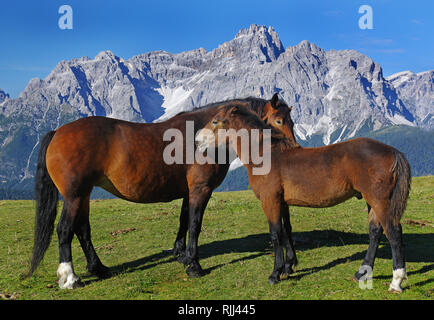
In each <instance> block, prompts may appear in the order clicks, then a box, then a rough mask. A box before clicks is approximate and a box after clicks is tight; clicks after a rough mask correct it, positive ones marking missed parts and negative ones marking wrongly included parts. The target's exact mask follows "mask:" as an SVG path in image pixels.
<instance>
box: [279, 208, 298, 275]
mask: <svg viewBox="0 0 434 320" xmlns="http://www.w3.org/2000/svg"><path fill="white" fill-rule="evenodd" d="M281 216H282V222H283V231H284V242H285V247H286V259H285V260H286V262H285V271H284V272H285V273H287V274H291V273H293V272H294V270H293V268H292V267H293V266H296V265H297V263H298V261H297V256H296V253H295V248H294V241H293V240H292V227H291V222H290V218H289V208H288V205H287V204H286V203H283V204H282V207H281Z"/></svg>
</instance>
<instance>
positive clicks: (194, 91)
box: [0, 24, 434, 184]
mask: <svg viewBox="0 0 434 320" xmlns="http://www.w3.org/2000/svg"><path fill="white" fill-rule="evenodd" d="M407 75H408V76H411V81H404V82H402V85H397V82H396V81H395V80H394V79H395V78H396V79H401V80H402V79H403V78H402V76H401V77H398V76H396V75H395V78H393V79H392V78H390V77H388V78H387V79H384V77H383V74H382V69H381V66H380V65H379V64H378V63H376V62H374V61H373V60H372V59H371V58H369V57H367V56H366V55H363V54H361V53H359V52H357V51H354V50H327V51H326V50H324V49H322V48H320V47H318V46H317V45H315V44H314V43H311V42H309V41H307V40H304V41H301V42H300V43H298V44H295V45H293V46H289V47H287V48H286V50H285V49H284V47H283V44H282V42H281V40H280V38H279V36H278V34H277V32H276V31H274V29H273V28H272V27H267V26H261V25H256V24H254V25H251V26H250V27H248V28H245V29H242V30H240V31H239V32H238V33H237V34H236V36H235V38H233V39H232V40H229V41H227V42H224V43H223V44H221V45H219V46H218V47H217V48H215V49H213V50H210V51H206V50H205V49H203V48H199V49H194V50H190V51H185V52H181V53H175V54H174V53H169V52H166V51H153V52H148V53H143V54H140V55H137V56H134V57H132V58H130V59H128V60H124V59H122V58H121V57H118V56H116V55H115V54H114V53H113V52H112V51H110V50H105V51H102V52H99V53H98V54H97V55H96V56H95V57H93V58H89V57H81V58H77V59H71V60H63V61H60V62H59V63H58V64H57V65H56V67H55V68H54V69H53V70H52V72H51V73H50V74H49V75H48V76H47V77H46V78H45V79H43V80H41V79H38V78H36V79H32V80H31V81H30V82H29V84H28V85H27V87H26V89H25V90H24V91H23V92H22V93H21V94H20V97H19V98H18V99H6V100H4V101H3V102H1V101H0V103H1V108H0V114H1V116H2V117H3V120H4V121H3V122H2V123H3V127H1V128H0V156H1V155H2V154H3V155H4V156H3V158H1V159H0V160H2V161H0V177H5V179H6V180H8V181H9V180H11V179H10V177H13V178H12V180H13V181H12V180H11V181H12V182H11V183H12V184H13V183H18V184H19V183H22V182H23V181H24V182H25V181H28V180H26V179H27V178H29V177H31V175H32V172H34V170H33V169H34V168H33V167H34V165H35V161H36V156H37V146H38V143H39V141H40V138H41V137H42V136H43V134H44V133H45V132H47V131H48V130H53V129H55V128H58V127H59V126H61V125H62V124H64V123H65V122H67V121H72V120H74V119H77V118H79V117H85V116H91V115H103V116H107V117H114V118H119V119H124V120H129V121H136V122H152V121H163V120H165V119H167V118H170V117H172V116H174V115H175V114H177V113H179V112H182V111H189V110H191V109H192V108H194V107H201V106H204V105H206V104H208V103H213V102H217V101H223V100H227V99H232V98H243V97H247V96H256V97H261V98H265V99H270V98H271V97H272V95H273V94H274V93H276V92H277V93H279V96H280V98H282V99H284V100H285V101H286V102H287V103H288V104H289V105H292V106H293V107H294V108H293V111H292V117H293V120H294V122H295V124H296V126H295V132H296V134H297V138H298V139H301V140H305V141H316V142H318V144H319V143H325V144H329V143H334V142H337V141H342V140H345V139H348V138H351V137H354V136H355V135H359V134H361V133H364V132H369V131H372V130H377V129H380V128H382V127H385V126H388V125H391V124H407V125H415V124H416V125H419V126H422V127H427V128H431V127H434V112H433V110H434V105H433V103H434V97H433V92H434V89H433V87H434V85H433V78H434V72H433V71H430V72H424V73H419V74H413V75H412V74H410V73H408V74H407ZM10 146H13V148H12V147H10ZM8 148H11V149H13V150H19V152H17V153H16V154H11V153H10V152H9V153H8V152H7V150H9V149H8ZM5 150H6V151H5ZM17 177H19V178H17ZM14 179H15V180H14ZM17 179H18V180H17ZM8 183H9V182H8Z"/></svg>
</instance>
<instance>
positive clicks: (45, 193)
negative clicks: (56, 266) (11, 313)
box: [27, 131, 59, 277]
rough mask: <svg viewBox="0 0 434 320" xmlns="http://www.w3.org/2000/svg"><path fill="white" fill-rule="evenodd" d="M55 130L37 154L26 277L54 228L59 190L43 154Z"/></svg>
mask: <svg viewBox="0 0 434 320" xmlns="http://www.w3.org/2000/svg"><path fill="white" fill-rule="evenodd" d="M55 133H56V131H50V132H48V133H47V134H46V135H45V136H44V138H43V139H42V142H41V147H40V149H39V154H38V163H37V167H36V176H35V196H36V222H35V240H34V245H33V256H32V261H31V266H30V270H29V273H28V274H27V277H29V276H31V275H32V274H33V272H34V271H35V270H36V268H37V267H38V265H39V263H40V262H41V261H42V258H43V257H44V254H45V251H46V250H47V248H48V246H49V245H50V240H51V235H52V234H53V230H54V220H55V219H56V214H57V202H58V200H59V192H58V190H57V188H56V186H55V185H54V183H53V180H51V178H50V176H49V175H48V171H47V166H46V163H45V155H46V153H47V148H48V145H49V144H50V142H51V139H53V136H54V134H55Z"/></svg>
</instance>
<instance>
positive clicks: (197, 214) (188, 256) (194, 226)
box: [178, 186, 212, 278]
mask: <svg viewBox="0 0 434 320" xmlns="http://www.w3.org/2000/svg"><path fill="white" fill-rule="evenodd" d="M211 193H212V189H211V188H209V187H207V186H198V187H195V188H194V189H193V190H192V191H191V192H190V195H189V210H188V232H189V237H188V244H187V249H186V250H185V256H183V257H180V259H178V261H180V262H182V263H184V264H185V265H188V266H189V267H188V268H187V270H186V272H187V274H188V275H189V276H190V277H193V278H197V277H201V276H203V275H205V272H204V271H203V270H202V267H201V266H200V264H199V251H198V239H199V234H200V231H201V228H202V218H203V214H204V212H205V208H206V205H207V204H208V200H209V198H210V197H211Z"/></svg>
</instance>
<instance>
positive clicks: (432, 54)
mask: <svg viewBox="0 0 434 320" xmlns="http://www.w3.org/2000/svg"><path fill="white" fill-rule="evenodd" d="M63 4H67V5H70V6H71V7H72V9H73V29H72V30H61V29H60V28H59V27H58V20H59V18H60V17H61V14H59V13H58V10H59V7H60V6H61V5H63ZM361 5H370V6H371V7H372V10H373V29H372V30H362V29H360V28H359V25H358V21H359V18H360V17H361V16H362V14H360V13H359V12H358V10H359V7H360V6H361ZM433 13H434V1H432V0H425V1H422V0H419V1H418V0H413V1H408V0H406V1H403V0H375V1H367V0H360V1H353V0H301V1H289V0H287V1H283V0H267V1H264V0H260V1H256V0H249V1H241V0H238V1H237V0H229V1H227V0H220V1H207V0H202V1H199V0H197V1H196V0H195V1H180V0H178V1H145V0H143V1H137V0H125V1H114V0H104V1H100V0H98V1H96V0H95V1H92V0H88V1H80V0H62V1H58V0H44V1H30V0H29V1H23V0H14V1H12V0H7V1H3V2H2V5H1V10H0V88H2V89H4V90H5V91H6V92H8V93H9V94H10V95H11V96H12V97H17V96H18V95H19V93H20V92H21V91H22V90H24V88H25V86H26V85H27V83H28V82H29V80H30V79H31V78H35V77H38V78H42V79H43V78H45V77H46V76H47V75H48V74H49V73H50V71H51V70H52V69H53V68H54V67H55V66H56V64H57V63H58V62H59V61H61V60H69V59H72V58H79V57H82V56H89V57H91V58H93V57H94V56H95V55H96V54H98V52H100V51H103V50H111V51H113V52H114V54H115V55H117V56H120V57H122V58H124V59H128V58H130V57H132V56H134V55H137V54H140V53H145V52H149V51H153V50H166V51H169V52H172V53H177V52H182V51H186V50H192V49H196V48H199V47H203V48H205V49H207V50H212V49H213V48H216V47H217V46H218V45H219V44H221V43H223V42H225V41H229V40H231V39H233V38H234V36H235V34H236V33H237V32H238V31H239V30H240V29H242V28H247V27H249V26H250V25H251V24H252V23H256V24H259V25H267V26H273V27H274V29H275V30H276V32H277V33H278V34H279V36H280V39H281V40H282V42H283V44H284V46H285V47H288V46H293V45H296V44H297V43H299V42H300V41H302V40H308V41H310V42H313V43H315V44H317V45H318V46H320V47H322V48H324V49H326V50H330V49H354V50H357V51H360V52H361V53H363V54H366V55H368V56H369V57H371V58H372V59H373V60H374V61H376V62H378V63H380V65H381V66H382V67H383V72H384V74H385V75H386V76H387V75H390V74H392V73H395V72H399V71H404V70H412V71H414V72H421V71H425V70H430V69H434V18H433Z"/></svg>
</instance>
